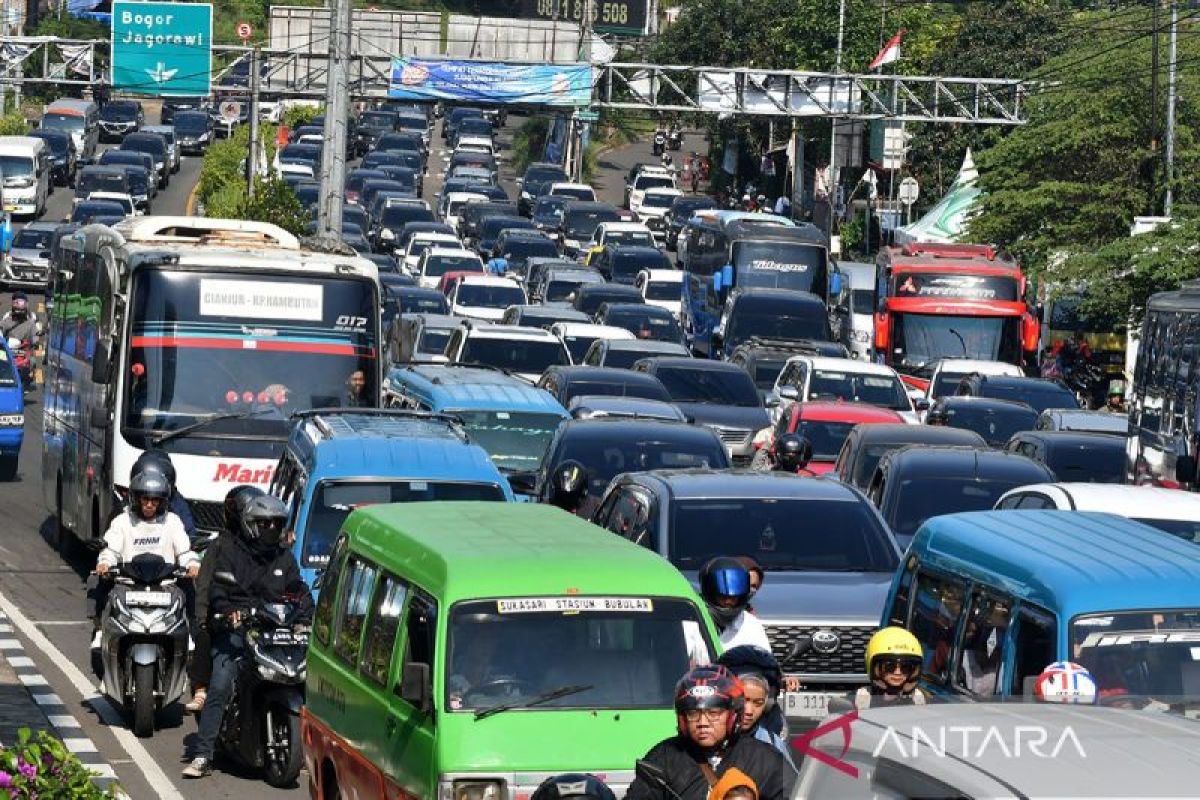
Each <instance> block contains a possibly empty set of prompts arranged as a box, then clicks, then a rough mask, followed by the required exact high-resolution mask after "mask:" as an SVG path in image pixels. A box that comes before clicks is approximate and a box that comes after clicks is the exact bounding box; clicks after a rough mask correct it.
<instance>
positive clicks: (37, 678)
mask: <svg viewBox="0 0 1200 800" xmlns="http://www.w3.org/2000/svg"><path fill="white" fill-rule="evenodd" d="M17 677H18V678H19V679H20V680H21V683H23V684H25V685H26V686H49V685H50V681H48V680H46V679H45V678H43V677H42V676H41V675H18V676H17Z"/></svg>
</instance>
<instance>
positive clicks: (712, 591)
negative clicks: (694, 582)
mask: <svg viewBox="0 0 1200 800" xmlns="http://www.w3.org/2000/svg"><path fill="white" fill-rule="evenodd" d="M700 596H701V597H703V598H704V602H705V604H706V605H707V606H708V612H709V613H710V614H711V615H712V618H713V621H714V622H716V623H717V626H718V627H720V628H726V627H728V626H729V625H731V624H732V623H733V621H734V620H735V619H736V618H737V615H738V614H740V613H742V611H743V610H744V609H745V608H746V605H747V604H748V603H749V602H750V572H749V570H747V569H746V567H745V565H744V564H742V562H741V561H739V560H738V559H736V558H733V557H732V556H717V557H716V558H714V559H713V560H711V561H709V562H708V563H707V564H705V565H704V566H703V567H701V569H700ZM730 600H732V601H733V602H732V603H731V602H729V601H730Z"/></svg>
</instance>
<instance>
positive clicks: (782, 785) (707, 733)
mask: <svg viewBox="0 0 1200 800" xmlns="http://www.w3.org/2000/svg"><path fill="white" fill-rule="evenodd" d="M743 700H744V698H743V695H742V685H741V681H739V680H738V679H737V677H735V676H734V675H733V673H731V672H730V671H729V670H727V669H726V668H725V667H720V666H716V667H697V668H695V669H693V670H692V671H691V672H689V673H688V674H686V675H684V676H683V678H682V679H681V680H680V681H679V683H678V684H677V685H676V687H675V713H676V717H677V719H678V725H679V733H678V734H677V735H675V736H672V737H671V738H669V739H665V740H663V741H661V742H659V743H658V744H656V745H655V746H654V747H653V748H651V750H650V752H649V753H647V754H646V756H645V758H644V759H643V760H645V761H648V762H649V763H651V764H653V765H654V766H656V767H658V769H659V770H661V772H662V775H663V778H664V779H665V781H666V783H667V786H668V787H669V788H670V791H668V789H667V787H664V786H661V785H655V784H654V783H653V782H651V781H648V780H646V779H644V778H643V777H642V776H639V777H638V778H637V779H636V780H634V782H633V783H632V784H631V785H630V787H629V791H628V792H627V793H626V795H625V798H626V800H674V796H675V795H678V796H679V798H680V799H681V800H706V799H707V798H708V796H709V789H710V788H711V787H712V786H713V785H714V784H715V783H716V782H717V781H718V780H719V779H720V778H721V776H722V775H724V774H725V773H726V772H727V771H729V770H731V769H733V768H734V767H736V768H737V769H739V770H740V771H742V772H744V773H745V774H746V775H748V776H750V778H752V779H753V780H754V782H755V783H756V784H757V789H758V796H759V797H760V798H761V799H762V800H787V798H789V797H790V796H791V792H792V785H793V784H794V783H795V780H796V773H795V772H794V771H793V770H792V767H791V765H789V764H788V763H787V761H786V760H785V759H784V757H783V755H782V754H780V753H779V751H778V750H776V749H775V748H773V747H771V745H769V744H764V743H763V742H760V741H758V740H757V739H754V738H753V737H750V736H741V735H739V733H740V729H741V711H742V704H743ZM672 791H673V792H674V795H673V794H672Z"/></svg>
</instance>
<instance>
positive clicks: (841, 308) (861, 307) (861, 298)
mask: <svg viewBox="0 0 1200 800" xmlns="http://www.w3.org/2000/svg"><path fill="white" fill-rule="evenodd" d="M838 269H840V270H841V271H842V280H843V287H844V288H843V289H842V295H841V297H840V298H838V303H837V307H836V312H837V313H836V317H837V318H838V319H839V320H840V323H839V324H840V325H841V326H842V329H841V330H839V331H838V333H839V338H840V339H841V341H842V343H843V344H845V345H846V349H848V350H849V351H850V357H851V358H860V359H862V360H863V361H873V360H874V357H875V265H874V264H864V263H861V262H852V261H839V262H838ZM910 394H911V393H910ZM931 402H932V401H931Z"/></svg>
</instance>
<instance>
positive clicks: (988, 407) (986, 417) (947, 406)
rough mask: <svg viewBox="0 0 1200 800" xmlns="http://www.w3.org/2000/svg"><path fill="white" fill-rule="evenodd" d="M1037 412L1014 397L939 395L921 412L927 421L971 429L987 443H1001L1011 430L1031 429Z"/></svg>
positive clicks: (1010, 436) (928, 422) (1007, 437)
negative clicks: (924, 411)
mask: <svg viewBox="0 0 1200 800" xmlns="http://www.w3.org/2000/svg"><path fill="white" fill-rule="evenodd" d="M1037 418H1038V415H1037V412H1036V411H1034V410H1033V409H1032V408H1030V407H1029V406H1027V405H1026V404H1024V403H1019V402H1017V401H1015V400H993V399H991V398H988V397H953V396H947V397H940V398H938V399H937V400H936V401H935V402H934V404H933V406H932V407H931V408H930V409H929V411H928V412H927V413H926V415H925V422H926V423H927V424H930V425H948V426H949V427H951V428H964V429H966V430H969V431H975V432H976V433H978V434H979V435H980V436H982V437H983V439H984V441H986V442H987V443H988V446H989V447H1003V446H1004V443H1005V442H1007V441H1008V440H1009V439H1011V438H1012V436H1013V434H1015V433H1019V432H1021V431H1031V430H1033V429H1034V427H1035V426H1036V425H1037Z"/></svg>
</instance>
